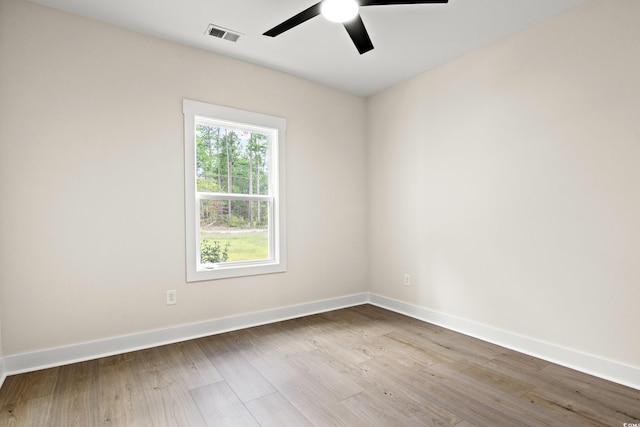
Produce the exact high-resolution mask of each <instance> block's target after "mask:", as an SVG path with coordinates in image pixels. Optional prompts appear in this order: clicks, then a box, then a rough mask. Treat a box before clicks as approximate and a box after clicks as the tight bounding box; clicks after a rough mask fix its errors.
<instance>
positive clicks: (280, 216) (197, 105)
mask: <svg viewBox="0 0 640 427" xmlns="http://www.w3.org/2000/svg"><path fill="white" fill-rule="evenodd" d="M182 112H183V114H184V171H185V175H184V176H185V242H186V279H187V282H198V281H204V280H216V279H225V278H231V277H242V276H253V275H262V274H271V273H282V272H285V271H287V257H286V254H287V251H286V230H285V224H286V215H285V213H286V209H285V207H286V197H285V131H286V120H285V119H284V118H281V117H275V116H270V115H266V114H261V113H255V112H250V111H244V110H238V109H235V108H229V107H224V106H221V105H215V104H209V103H205V102H199V101H193V100H190V99H183V101H182ZM196 117H201V118H205V119H210V120H214V121H215V122H217V123H220V122H228V123H229V125H230V126H236V127H238V126H239V127H242V128H245V129H254V130H259V131H265V130H266V131H269V132H272V135H273V137H272V139H271V141H270V143H269V150H270V162H271V163H270V164H269V168H270V171H269V172H270V173H269V180H270V192H271V194H269V195H253V196H251V198H254V197H255V198H256V199H265V198H267V199H268V200H269V201H272V203H271V205H272V206H271V212H270V213H269V214H270V223H271V224H272V226H273V232H272V231H271V230H269V233H270V235H271V236H273V252H274V253H273V257H272V259H269V260H264V261H249V262H237V263H230V264H229V265H224V264H221V265H219V266H217V268H215V269H198V265H199V253H200V250H199V242H200V211H199V203H200V197H198V195H197V193H198V192H197V189H196V143H195V141H196V132H195V129H196ZM215 194H218V193H215ZM247 196H248V195H234V194H225V198H226V199H241V200H246V199H247ZM271 215H272V217H271ZM269 244H270V245H271V244H272V243H271V242H270V243H269Z"/></svg>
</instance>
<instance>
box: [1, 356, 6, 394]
mask: <svg viewBox="0 0 640 427" xmlns="http://www.w3.org/2000/svg"><path fill="white" fill-rule="evenodd" d="M6 378H7V374H6V373H5V371H4V357H2V356H0V388H2V384H4V380H5V379H6Z"/></svg>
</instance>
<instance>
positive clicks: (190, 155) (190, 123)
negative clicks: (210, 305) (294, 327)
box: [183, 100, 286, 281]
mask: <svg viewBox="0 0 640 427" xmlns="http://www.w3.org/2000/svg"><path fill="white" fill-rule="evenodd" d="M183 109H184V113H185V189H186V211H187V230H186V231H187V280H188V281H197V280H209V279H217V278H224V277H237V276H244V275H253V274H266V273H273V272H281V271H285V270H286V262H285V239H284V191H283V190H284V185H283V176H284V170H283V165H284V162H283V159H284V130H285V124H286V123H285V121H284V119H281V118H277V117H271V116H266V115H262V114H257V113H251V112H246V111H241V110H235V109H230V108H226V107H221V106H216V105H212V104H204V103H199V102H196V101H190V100H185V101H184V107H183Z"/></svg>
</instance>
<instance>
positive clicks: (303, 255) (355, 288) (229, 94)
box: [0, 0, 366, 356]
mask: <svg viewBox="0 0 640 427" xmlns="http://www.w3.org/2000/svg"><path fill="white" fill-rule="evenodd" d="M0 5H1V6H0V7H1V12H2V13H0V43H2V44H1V45H0V78H1V80H0V93H2V97H1V98H0V119H1V121H2V126H1V128H0V142H1V148H0V150H1V151H0V174H1V175H0V182H1V184H0V185H1V187H0V200H1V201H2V202H1V205H0V218H1V223H0V227H1V229H0V231H1V235H2V239H1V240H0V262H1V265H0V283H1V284H2V287H3V290H2V296H3V302H2V315H3V319H2V322H3V331H2V340H3V347H4V354H5V356H7V355H13V354H19V353H22V352H31V351H36V350H39V349H47V348H51V347H57V346H65V345H69V344H73V343H79V342H84V341H89V340H99V339H103V338H106V337H112V336H119V335H126V334H132V333H135V332H141V331H148V330H153V329H159V328H165V327H168V326H175V325H180V324H185V323H192V322H200V321H204V320H209V319H215V318H219V317H225V316H233V315H238V314H242V313H248V312H254V311H261V310H266V309H270V308H276V307H281V306H287V305H294V304H299V303H304V302H310V301H316V300H322V299H327V298H332V297H338V296H345V295H350V294H354V293H359V292H363V291H365V289H366V286H365V276H366V254H365V252H366V246H365V232H366V222H365V217H366V197H365V194H364V192H363V188H364V185H365V181H366V172H365V162H364V160H363V159H364V157H365V101H364V99H362V98H360V97H356V96H352V95H349V94H346V93H343V92H340V91H337V90H333V89H329V88H326V87H324V86H320V85H317V84H313V83H310V82H307V81H304V80H301V79H298V78H293V77H290V76H287V75H285V74H282V73H278V72H273V71H269V70H266V69H264V68H260V67H257V66H253V65H249V64H247V63H243V62H240V61H236V60H231V59H227V58H224V57H221V56H217V55H214V54H211V53H208V52H205V51H200V50H196V49H191V48H186V47H183V46H180V45H177V44H172V43H169V42H164V41H161V40H158V39H155V38H151V37H147V36H143V35H140V34H137V33H133V32H129V31H126V30H122V29H119V28H116V27H112V26H108V25H104V24H101V23H98V22H95V21H91V20H87V19H84V18H80V17H77V16H73V15H70V14H66V13H62V12H58V11H55V10H53V9H49V8H46V7H42V6H39V5H36V4H32V3H30V2H27V1H24V0H0ZM183 98H190V99H194V100H200V101H206V102H211V103H217V104H221V105H226V106H230V107H234V108H241V109H246V110H250V111H257V112H260V113H265V114H271V115H275V116H280V117H285V118H286V119H287V126H288V128H287V141H286V142H287V152H286V155H287V174H288V181H287V199H288V210H287V218H288V224H287V225H288V230H287V231H288V249H289V251H288V266H289V270H288V272H287V273H286V274H274V275H267V276H260V277H251V278H243V279H232V280H220V281H215V282H205V283H192V284H186V283H185V266H184V264H185V261H184V252H185V243H184V240H185V238H184V192H183V186H184V178H183V164H184V163H183V162H184V161H183V154H182V152H183V125H182V119H183V116H182V99H183ZM166 289H177V297H178V304H177V305H176V306H169V307H167V306H165V305H164V297H165V296H164V295H165V290H166Z"/></svg>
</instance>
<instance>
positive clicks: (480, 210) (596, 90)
mask: <svg viewBox="0 0 640 427" xmlns="http://www.w3.org/2000/svg"><path fill="white" fill-rule="evenodd" d="M638 17H640V2H637V1H636V0H615V1H596V2H592V3H590V4H588V5H586V6H585V7H581V8H579V9H576V10H575V11H572V12H569V13H568V14H566V15H563V16H560V17H558V18H556V19H553V20H551V21H547V22H546V23H543V24H541V25H539V26H536V27H533V28H531V29H529V30H527V31H524V32H522V33H519V34H517V35H515V36H512V37H510V38H508V39H506V40H504V41H502V42H500V43H497V44H494V45H492V46H490V47H488V48H485V49H482V50H480V51H477V52H475V53H473V54H471V55H468V56H465V57H462V58H460V59H458V60H456V61H454V62H452V63H449V64H447V65H445V66H442V67H440V68H438V69H436V70H433V71H431V72H427V73H425V74H422V75H420V76H418V77H415V78H413V79H411V80H409V81H406V82H404V83H402V84H400V85H398V86H396V87H394V88H391V89H389V90H387V91H385V92H383V93H380V94H378V95H376V96H374V97H372V98H370V99H369V101H368V114H369V117H368V123H369V125H368V129H369V133H368V135H369V154H368V156H369V180H370V187H369V188H370V212H371V216H370V224H369V242H370V259H369V269H368V271H369V274H368V277H369V281H368V283H369V284H370V289H371V291H372V292H374V293H378V294H381V295H384V296H387V297H391V298H395V299H398V300H401V301H405V302H409V303H413V304H416V305H418V306H422V307H425V308H429V309H431V310H435V311H439V312H443V313H446V314H448V315H451V316H457V317H460V318H464V319H467V320H471V321H474V322H478V323H482V324H485V325H489V326H492V327H495V328H498V329H503V330H506V331H509V332H512V333H515V334H521V335H524V336H527V337H530V338H533V339H537V340H541V341H545V342H548V343H551V344H556V345H559V346H564V347H568V348H570V349H573V350H575V351H579V352H584V353H589V354H592V355H596V356H599V357H602V358H604V359H609V360H612V361H617V362H620V363H627V364H629V365H633V366H636V367H637V366H638V354H640V340H638V331H637V327H638V325H639V324H640V310H638V301H640V286H638V284H639V283H640V263H639V262H638V254H639V253H640V115H639V112H640V79H639V78H638V76H640V43H638V41H639V40H640V26H639V25H638ZM404 272H408V273H411V274H412V275H413V281H414V286H411V287H404V286H403V285H402V274H403V273H404Z"/></svg>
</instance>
